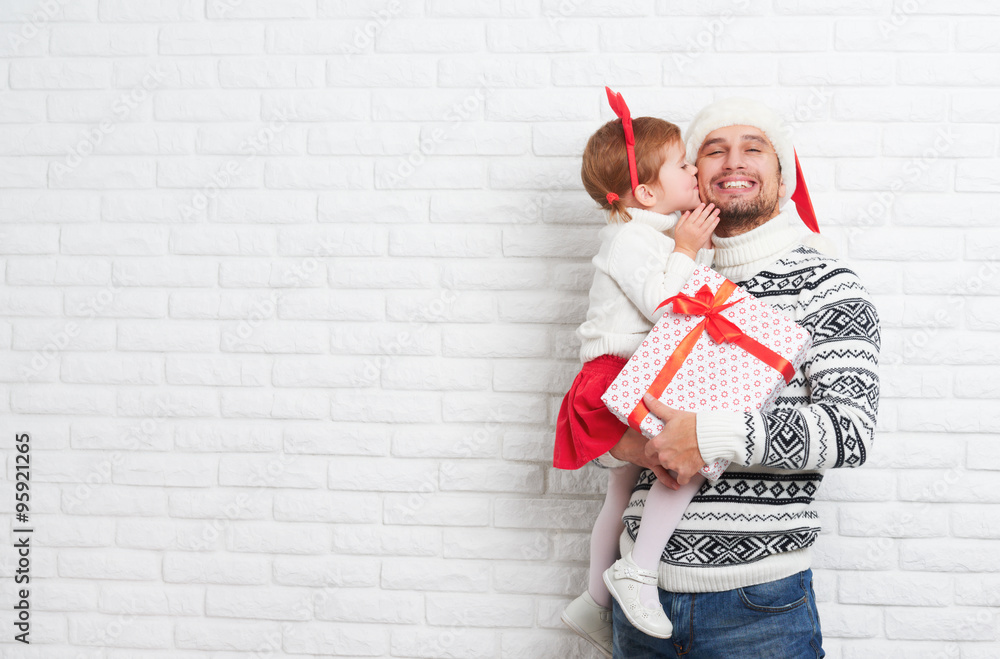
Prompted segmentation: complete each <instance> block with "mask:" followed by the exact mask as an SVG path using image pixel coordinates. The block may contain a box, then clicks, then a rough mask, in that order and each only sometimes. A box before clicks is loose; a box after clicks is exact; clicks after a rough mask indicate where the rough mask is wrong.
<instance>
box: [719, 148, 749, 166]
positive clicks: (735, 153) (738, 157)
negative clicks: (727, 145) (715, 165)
mask: <svg viewBox="0 0 1000 659" xmlns="http://www.w3.org/2000/svg"><path fill="white" fill-rule="evenodd" d="M722 166H723V168H725V169H744V168H745V167H746V159H745V158H744V157H743V151H741V150H739V149H730V150H729V153H727V154H726V160H725V162H723V163H722Z"/></svg>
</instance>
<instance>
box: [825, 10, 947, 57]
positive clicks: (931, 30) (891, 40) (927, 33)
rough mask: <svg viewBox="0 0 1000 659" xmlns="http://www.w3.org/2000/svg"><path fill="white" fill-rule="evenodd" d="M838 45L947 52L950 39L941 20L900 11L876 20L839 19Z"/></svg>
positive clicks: (868, 18)
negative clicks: (942, 27) (900, 12)
mask: <svg viewBox="0 0 1000 659" xmlns="http://www.w3.org/2000/svg"><path fill="white" fill-rule="evenodd" d="M868 4H869V6H871V4H870V3H868ZM826 6H829V5H826ZM834 47H835V48H836V49H837V50H845V51H851V50H860V51H891V52H901V51H918V52H928V51H944V50H948V47H949V39H948V31H946V30H942V29H941V21H940V20H939V19H935V18H927V17H922V16H912V15H905V14H899V13H897V14H895V15H893V14H890V15H888V16H881V17H879V18H878V19H874V20H873V19H872V18H871V17H865V18H841V19H838V20H837V22H836V25H835V37H834Z"/></svg>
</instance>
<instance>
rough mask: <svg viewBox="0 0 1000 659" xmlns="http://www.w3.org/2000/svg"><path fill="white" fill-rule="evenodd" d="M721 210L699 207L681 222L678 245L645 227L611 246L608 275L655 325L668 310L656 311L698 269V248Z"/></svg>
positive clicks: (625, 231)
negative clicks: (696, 260)
mask: <svg viewBox="0 0 1000 659" xmlns="http://www.w3.org/2000/svg"><path fill="white" fill-rule="evenodd" d="M718 213H719V210H718V209H713V208H712V207H711V206H709V207H705V206H704V205H702V206H699V207H698V208H696V209H695V211H694V212H686V213H684V214H683V215H682V216H681V219H680V220H678V222H677V226H676V228H675V230H674V234H675V235H676V236H677V243H675V242H674V241H673V240H672V239H671V238H669V237H668V236H666V235H664V234H663V233H660V232H659V231H657V230H656V229H654V228H653V227H650V226H648V225H644V224H636V225H634V226H626V227H625V228H624V229H623V230H622V231H621V232H620V233H619V234H618V235H617V236H616V237H615V240H614V243H613V244H612V245H611V250H610V255H609V263H608V274H610V275H611V277H612V279H614V280H615V282H616V283H617V284H618V286H619V288H621V289H622V292H624V293H625V295H626V297H628V299H629V300H630V301H631V302H632V304H633V305H635V307H636V308H637V309H638V310H639V311H640V312H641V313H642V315H643V316H645V317H646V318H647V319H649V321H650V322H652V323H655V322H656V321H657V320H659V318H660V316H662V315H663V314H664V312H665V311H666V308H665V307H663V308H660V309H659V310H657V307H658V306H659V305H660V303H661V302H663V300H665V299H667V298H668V297H671V296H673V295H677V294H678V293H679V292H680V290H681V288H683V287H684V284H685V283H687V280H688V279H690V277H691V273H692V272H693V271H694V268H695V258H696V257H697V256H698V255H699V249H698V248H699V247H701V246H702V245H703V244H706V243H707V242H708V239H709V237H710V236H711V234H712V231H713V230H714V229H715V226H716V225H717V224H718Z"/></svg>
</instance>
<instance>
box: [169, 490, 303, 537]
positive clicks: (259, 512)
mask: <svg viewBox="0 0 1000 659" xmlns="http://www.w3.org/2000/svg"><path fill="white" fill-rule="evenodd" d="M285 496H289V497H290V496H294V494H293V493H287V494H286V495H285ZM271 508H272V506H271V493H270V492H266V493H261V492H259V491H254V492H243V491H233V490H225V489H222V488H214V489H213V490H212V491H211V492H200V491H198V492H196V491H195V490H176V491H173V492H171V493H170V516H171V517H179V518H193V519H211V520H213V522H212V523H211V526H212V528H213V529H214V530H215V531H218V530H219V528H221V527H222V525H223V522H221V521H220V520H222V519H223V518H224V519H225V520H227V522H228V521H231V520H239V519H266V518H269V517H270V516H271Z"/></svg>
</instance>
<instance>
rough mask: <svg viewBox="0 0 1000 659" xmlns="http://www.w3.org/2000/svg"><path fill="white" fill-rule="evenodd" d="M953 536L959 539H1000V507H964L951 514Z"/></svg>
mask: <svg viewBox="0 0 1000 659" xmlns="http://www.w3.org/2000/svg"><path fill="white" fill-rule="evenodd" d="M951 528H952V529H954V530H953V531H952V534H953V535H954V536H955V537H959V538H984V539H988V538H997V537H1000V507H998V506H991V505H978V506H964V507H962V508H961V509H958V510H953V511H952V512H951Z"/></svg>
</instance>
